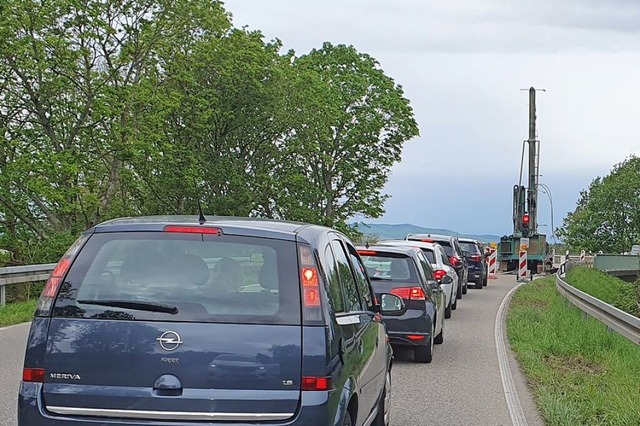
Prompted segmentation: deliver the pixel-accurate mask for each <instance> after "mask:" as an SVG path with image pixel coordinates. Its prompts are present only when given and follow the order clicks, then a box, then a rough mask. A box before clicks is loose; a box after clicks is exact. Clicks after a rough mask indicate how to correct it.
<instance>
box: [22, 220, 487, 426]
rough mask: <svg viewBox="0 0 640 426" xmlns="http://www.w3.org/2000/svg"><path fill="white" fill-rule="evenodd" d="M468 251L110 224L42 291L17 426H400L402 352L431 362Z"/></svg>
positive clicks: (294, 230)
mask: <svg viewBox="0 0 640 426" xmlns="http://www.w3.org/2000/svg"><path fill="white" fill-rule="evenodd" d="M474 244H476V245H477V248H478V251H479V252H480V253H481V252H482V248H481V247H480V245H479V243H474ZM465 247H466V248H467V249H466V250H463V249H462V248H461V245H460V243H459V241H458V239H457V238H455V237H448V236H437V235H410V236H408V237H407V238H406V239H405V240H398V241H383V242H380V243H378V244H376V245H372V246H356V245H355V244H354V243H353V242H352V241H351V240H350V239H349V238H348V237H347V236H345V235H344V234H342V233H340V232H339V231H337V230H334V229H331V228H326V227H323V226H318V225H311V224H305V223H298V222H285V221H276V220H261V219H249V218H231V217H213V218H209V219H207V218H205V217H204V216H203V215H200V217H197V216H155V217H144V218H122V219H116V220H111V221H108V222H104V223H101V224H99V225H96V226H94V227H93V228H91V229H89V230H87V231H85V232H84V233H83V235H82V236H80V237H79V238H78V240H77V241H76V242H75V243H74V244H73V245H72V246H71V247H70V248H69V250H68V251H67V252H66V253H65V255H64V256H63V257H62V258H61V259H60V261H59V262H58V264H57V266H56V267H55V269H54V270H53V272H52V273H51V275H50V277H49V279H48V280H47V283H46V284H45V287H44V289H43V292H42V295H41V297H40V300H39V302H38V305H37V309H36V312H35V315H34V318H33V321H32V323H31V328H30V332H29V338H28V339H27V344H26V352H25V358H24V368H23V372H22V381H21V384H20V389H19V393H18V406H17V409H18V425H19V426H25V425H42V426H61V425H72V426H90V425H91V426H94V425H96V424H103V425H149V424H158V425H160V424H162V425H165V426H168V425H171V426H172V425H192V426H195V425H201V424H203V422H205V423H210V422H213V423H215V424H216V425H218V426H220V425H238V424H254V425H255V424H263V423H264V424H268V425H281V426H284V425H287V426H297V425H306V426H314V425H318V426H320V425H321V426H325V425H331V426H354V425H355V426H365V425H366V426H369V425H373V426H389V425H390V424H391V420H390V419H391V392H392V373H391V372H392V368H393V362H394V358H393V349H394V347H396V348H397V347H401V346H404V347H409V348H411V349H412V350H413V352H414V358H415V361H417V362H422V363H429V362H431V360H432V359H433V356H434V345H438V344H442V343H444V340H445V330H446V328H447V327H446V324H447V321H446V319H448V318H450V317H451V316H452V311H454V310H456V308H457V307H458V301H459V299H460V298H462V295H463V294H464V293H465V292H466V289H467V287H466V284H467V279H468V276H469V271H468V270H467V268H469V266H468V264H469V262H474V261H475V260H474V256H476V255H477V253H476V251H475V250H471V251H470V250H469V248H470V246H467V245H465ZM474 279H475V276H474ZM481 283H482V281H481ZM476 285H477V283H476ZM480 288H482V285H480Z"/></svg>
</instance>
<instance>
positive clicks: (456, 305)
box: [451, 297, 458, 311]
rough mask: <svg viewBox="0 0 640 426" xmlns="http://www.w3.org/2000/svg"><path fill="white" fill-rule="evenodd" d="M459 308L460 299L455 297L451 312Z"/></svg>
mask: <svg viewBox="0 0 640 426" xmlns="http://www.w3.org/2000/svg"><path fill="white" fill-rule="evenodd" d="M457 308H458V298H457V297H454V298H453V305H451V310H452V311H455V310H456V309H457Z"/></svg>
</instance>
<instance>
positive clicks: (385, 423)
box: [371, 371, 391, 426]
mask: <svg viewBox="0 0 640 426" xmlns="http://www.w3.org/2000/svg"><path fill="white" fill-rule="evenodd" d="M390 419H391V371H387V378H386V381H385V384H384V390H383V391H382V397H381V398H380V401H379V402H378V414H376V418H375V419H374V420H373V423H371V426H389V423H390Z"/></svg>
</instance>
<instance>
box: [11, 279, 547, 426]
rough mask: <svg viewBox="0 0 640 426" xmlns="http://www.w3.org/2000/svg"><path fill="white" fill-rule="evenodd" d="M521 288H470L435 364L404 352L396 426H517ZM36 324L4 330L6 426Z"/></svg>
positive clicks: (531, 415) (524, 395)
mask: <svg viewBox="0 0 640 426" xmlns="http://www.w3.org/2000/svg"><path fill="white" fill-rule="evenodd" d="M514 285H515V277H514V276H499V278H498V279H497V280H490V281H489V285H488V286H487V287H485V288H484V289H482V290H475V289H472V288H470V289H469V291H468V293H467V294H466V295H465V296H464V297H463V298H462V299H461V300H459V301H458V309H457V310H456V311H453V316H452V318H451V319H449V320H447V321H446V322H445V338H444V343H443V344H442V345H436V347H435V351H434V356H433V361H432V362H431V363H430V364H418V363H414V362H413V356H412V354H411V353H410V352H406V351H404V352H403V351H397V352H396V362H395V366H394V370H393V393H392V405H391V409H392V414H391V416H392V417H391V424H392V425H393V426H426V425H442V424H446V425H449V426H454V425H491V426H498V425H511V424H512V423H511V419H510V417H509V411H508V408H507V404H506V400H505V396H504V390H503V387H502V381H501V377H500V370H499V367H498V359H497V352H496V346H495V336H494V332H495V331H494V327H495V318H496V313H497V311H498V307H499V306H500V302H501V301H502V299H503V298H504V297H505V295H506V294H507V293H508V291H509V290H510V289H511V288H513V286H514ZM27 333H28V325H26V324H22V325H17V326H13V327H8V328H4V329H0V342H2V345H0V426H15V425H16V418H15V416H16V394H17V390H18V386H19V383H20V377H21V371H22V362H23V359H24V347H25V341H26V338H27ZM510 364H511V367H512V368H511V370H512V373H513V376H514V381H515V383H516V387H517V390H518V396H519V399H520V401H521V403H522V405H523V410H524V413H525V415H526V417H527V422H528V425H529V426H535V425H542V422H541V421H540V419H539V417H538V415H537V413H536V410H535V408H534V405H533V402H532V400H531V397H530V395H529V392H528V391H527V389H526V386H525V385H524V381H523V379H522V376H521V374H520V373H519V371H518V368H517V365H516V364H515V363H514V362H513V360H511V363H510Z"/></svg>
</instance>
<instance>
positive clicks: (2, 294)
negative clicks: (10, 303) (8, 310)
mask: <svg viewBox="0 0 640 426" xmlns="http://www.w3.org/2000/svg"><path fill="white" fill-rule="evenodd" d="M6 301H7V294H6V291H5V289H4V286H0V306H4V305H5V303H6Z"/></svg>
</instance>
